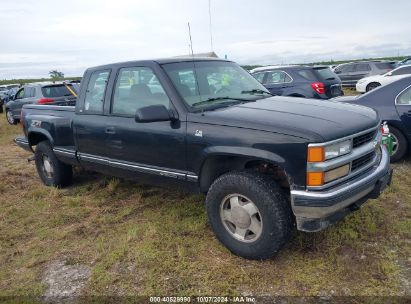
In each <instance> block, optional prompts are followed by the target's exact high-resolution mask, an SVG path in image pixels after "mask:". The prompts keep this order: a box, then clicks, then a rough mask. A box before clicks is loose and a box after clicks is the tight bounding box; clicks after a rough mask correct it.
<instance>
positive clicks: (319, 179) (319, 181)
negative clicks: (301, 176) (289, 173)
mask: <svg viewBox="0 0 411 304" xmlns="http://www.w3.org/2000/svg"><path fill="white" fill-rule="evenodd" d="M322 185H324V172H308V173H307V186H322Z"/></svg>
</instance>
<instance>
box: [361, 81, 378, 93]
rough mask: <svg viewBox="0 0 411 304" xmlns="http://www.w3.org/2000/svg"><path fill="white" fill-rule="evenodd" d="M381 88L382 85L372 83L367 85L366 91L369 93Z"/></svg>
mask: <svg viewBox="0 0 411 304" xmlns="http://www.w3.org/2000/svg"><path fill="white" fill-rule="evenodd" d="M379 86H381V83H378V82H371V83H370V84H368V85H367V87H366V88H365V90H366V91H367V92H369V91H371V90H374V89H375V88H378V87H379Z"/></svg>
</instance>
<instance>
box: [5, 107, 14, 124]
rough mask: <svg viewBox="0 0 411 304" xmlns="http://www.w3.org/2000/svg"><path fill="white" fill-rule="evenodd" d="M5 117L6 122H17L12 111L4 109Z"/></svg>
mask: <svg viewBox="0 0 411 304" xmlns="http://www.w3.org/2000/svg"><path fill="white" fill-rule="evenodd" d="M6 118H7V122H8V123H9V124H11V125H15V124H17V120H16V119H14V117H13V113H12V112H11V110H6Z"/></svg>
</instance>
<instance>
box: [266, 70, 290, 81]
mask: <svg viewBox="0 0 411 304" xmlns="http://www.w3.org/2000/svg"><path fill="white" fill-rule="evenodd" d="M291 81H292V79H291V77H290V76H288V74H287V73H285V72H283V71H272V72H268V73H267V83H285V82H291Z"/></svg>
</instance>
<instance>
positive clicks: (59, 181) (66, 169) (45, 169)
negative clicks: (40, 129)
mask: <svg viewBox="0 0 411 304" xmlns="http://www.w3.org/2000/svg"><path fill="white" fill-rule="evenodd" d="M34 159H35V161H36V168H37V173H38V174H39V176H40V179H41V181H42V182H43V183H44V184H45V185H46V186H54V187H58V188H62V187H65V186H68V185H69V184H71V181H72V179H73V170H72V167H71V166H69V165H66V164H64V163H62V162H61V161H59V160H58V159H57V157H56V155H55V154H54V152H53V149H52V148H51V145H50V143H49V142H48V141H42V142H40V143H38V144H37V146H36V150H35V153H34Z"/></svg>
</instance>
